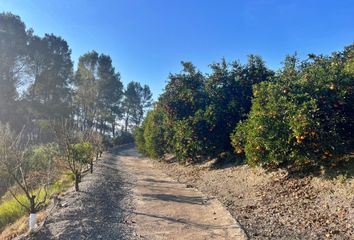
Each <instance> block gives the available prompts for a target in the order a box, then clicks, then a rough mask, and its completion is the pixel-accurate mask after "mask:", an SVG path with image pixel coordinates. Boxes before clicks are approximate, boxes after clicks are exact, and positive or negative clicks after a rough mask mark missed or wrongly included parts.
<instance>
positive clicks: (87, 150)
mask: <svg viewBox="0 0 354 240" xmlns="http://www.w3.org/2000/svg"><path fill="white" fill-rule="evenodd" d="M70 152H71V154H72V158H73V160H74V161H76V162H78V163H81V164H88V163H90V162H91V161H92V160H93V158H94V156H95V151H94V148H93V146H92V144H91V143H89V142H80V143H76V144H72V145H71V148H70Z"/></svg>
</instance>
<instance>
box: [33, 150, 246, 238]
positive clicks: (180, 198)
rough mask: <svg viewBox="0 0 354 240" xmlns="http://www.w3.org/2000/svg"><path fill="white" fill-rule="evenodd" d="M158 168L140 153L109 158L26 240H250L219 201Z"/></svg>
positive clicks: (128, 151)
mask: <svg viewBox="0 0 354 240" xmlns="http://www.w3.org/2000/svg"><path fill="white" fill-rule="evenodd" d="M153 163H154V161H153V160H150V159H147V158H144V157H141V156H140V155H138V154H137V152H136V151H135V149H128V150H124V151H120V152H119V153H118V154H117V153H111V154H105V155H104V156H103V159H102V160H100V161H98V162H97V163H96V165H95V168H94V173H93V174H88V175H87V176H85V177H84V178H83V182H82V183H80V192H75V191H74V189H73V188H72V189H70V190H68V191H67V192H66V193H65V195H64V196H61V197H60V199H59V202H58V203H56V205H54V208H53V206H49V207H48V213H49V215H48V218H47V220H46V222H45V224H44V225H43V227H42V228H41V230H40V231H39V232H37V233H36V234H34V235H32V236H29V237H26V239H65V240H66V239H148V240H174V239H176V240H177V239H181V240H182V239H183V240H192V239H193V240H199V239H200V240H202V239H203V240H204V239H210V240H211V239H218V240H219V239H220V240H223V239H225V240H226V239H236V240H237V239H246V235H245V233H244V231H243V230H242V229H241V227H240V225H239V223H238V222H237V221H236V220H235V219H234V218H233V217H232V216H231V214H230V213H229V212H228V211H227V210H226V208H225V207H224V206H223V205H222V204H221V203H220V202H219V201H218V200H217V199H215V198H211V197H208V196H206V195H205V194H203V193H202V192H200V191H198V190H196V189H194V188H192V187H191V186H190V185H186V184H181V183H178V182H177V181H176V180H174V179H173V178H171V177H169V176H168V175H167V174H166V173H164V172H163V171H162V170H161V169H158V168H156V167H155V166H154V164H153ZM53 204H54V203H53ZM51 209H53V210H52V211H50V210H51ZM49 211H50V212H49Z"/></svg>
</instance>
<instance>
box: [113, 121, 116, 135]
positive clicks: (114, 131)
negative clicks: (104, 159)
mask: <svg viewBox="0 0 354 240" xmlns="http://www.w3.org/2000/svg"><path fill="white" fill-rule="evenodd" d="M112 135H113V138H114V137H115V136H116V125H115V124H114V123H112Z"/></svg>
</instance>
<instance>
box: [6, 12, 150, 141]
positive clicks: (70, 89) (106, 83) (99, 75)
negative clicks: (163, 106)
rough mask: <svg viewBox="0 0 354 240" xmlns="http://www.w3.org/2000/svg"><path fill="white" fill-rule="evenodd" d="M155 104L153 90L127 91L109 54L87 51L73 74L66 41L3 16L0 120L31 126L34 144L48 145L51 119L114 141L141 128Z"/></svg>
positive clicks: (138, 86) (17, 126) (139, 87)
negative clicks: (67, 122)
mask: <svg viewBox="0 0 354 240" xmlns="http://www.w3.org/2000/svg"><path fill="white" fill-rule="evenodd" d="M151 104H152V93H151V91H150V88H149V87H148V86H146V85H144V86H142V85H141V84H140V83H138V82H130V83H129V84H128V85H127V86H126V88H124V86H123V84H122V82H121V77H120V74H119V72H117V71H116V70H115V68H114V67H113V65H112V59H111V57H110V56H109V55H105V54H98V53H97V52H95V51H91V52H88V53H86V54H84V55H82V56H81V57H80V58H79V61H78V66H77V68H76V70H75V71H74V66H73V61H72V59H71V49H70V48H69V46H68V43H67V42H66V41H65V40H64V39H63V38H61V37H59V36H56V35H54V34H45V35H44V36H43V37H39V36H36V35H35V34H34V31H33V30H32V29H26V26H25V24H24V23H23V22H22V21H21V19H20V17H19V16H16V15H13V14H11V13H2V14H0V122H2V123H9V124H10V126H11V128H12V129H13V130H16V131H17V132H19V131H20V130H21V129H22V127H23V126H24V125H26V130H27V131H28V134H29V135H31V136H32V141H34V142H44V143H45V142H47V141H49V140H50V137H51V136H50V135H48V132H46V129H47V128H48V120H55V119H71V120H72V121H73V122H74V123H75V124H76V125H77V127H79V128H80V129H81V130H83V131H84V130H86V129H90V128H94V129H95V130H97V131H98V132H100V133H101V134H103V135H107V136H113V137H114V136H116V135H120V134H121V132H122V131H123V132H127V131H128V130H130V129H132V128H134V127H135V126H137V125H139V124H140V123H141V121H142V118H143V116H144V111H145V110H146V109H147V108H149V107H150V106H151ZM118 130H122V131H118Z"/></svg>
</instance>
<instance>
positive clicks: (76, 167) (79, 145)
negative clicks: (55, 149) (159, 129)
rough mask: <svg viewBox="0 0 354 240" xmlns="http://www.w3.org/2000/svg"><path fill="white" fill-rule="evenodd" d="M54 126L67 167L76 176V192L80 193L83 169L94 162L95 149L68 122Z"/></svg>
mask: <svg viewBox="0 0 354 240" xmlns="http://www.w3.org/2000/svg"><path fill="white" fill-rule="evenodd" d="M53 126H54V131H55V134H56V136H57V139H58V142H59V146H60V150H61V151H62V155H63V159H64V161H65V163H66V166H67V167H68V168H69V169H70V171H71V172H72V174H74V177H75V190H76V191H79V190H80V189H79V183H80V182H81V175H82V171H83V168H84V166H85V165H87V164H89V163H90V161H92V160H93V154H94V150H93V147H92V145H91V144H90V143H89V142H86V141H81V137H80V136H79V132H78V131H76V130H75V128H74V127H73V126H72V124H71V123H69V122H68V121H62V122H60V123H56V124H54V125H53Z"/></svg>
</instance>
